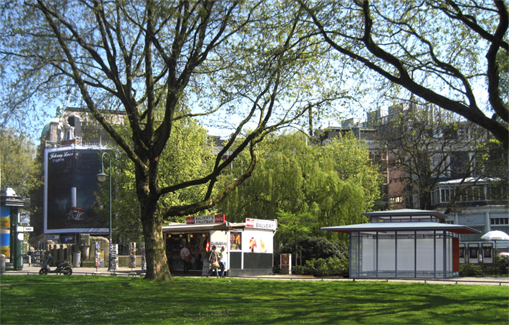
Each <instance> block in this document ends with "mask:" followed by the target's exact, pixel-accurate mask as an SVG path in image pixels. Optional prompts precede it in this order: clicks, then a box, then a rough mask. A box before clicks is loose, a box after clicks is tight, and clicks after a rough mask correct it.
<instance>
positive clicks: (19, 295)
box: [0, 275, 509, 324]
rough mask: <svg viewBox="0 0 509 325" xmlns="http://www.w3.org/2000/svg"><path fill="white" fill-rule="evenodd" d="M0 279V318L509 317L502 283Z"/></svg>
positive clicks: (419, 320) (260, 320) (295, 320)
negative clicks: (494, 284) (497, 284)
mask: <svg viewBox="0 0 509 325" xmlns="http://www.w3.org/2000/svg"><path fill="white" fill-rule="evenodd" d="M1 282H2V283H1V286H0V289H1V297H0V298H1V320H0V323H1V324H182V323H191V324H281V323H291V324H300V323H303V324H313V323H322V324H323V323H325V324H331V323H341V324H357V323H359V324H365V323H368V324H384V323H385V324H387V323H388V324H507V323H508V322H509V316H508V315H509V304H508V298H509V287H507V286H502V287H499V286H479V285H472V286H468V285H444V284H423V283H391V282H389V283H387V282H350V281H349V282H346V281H344V282H343V281H281V280H279V281H270V280H256V279H240V278H232V279H228V278H226V279H216V278H210V279H208V278H176V279H175V280H174V281H173V282H160V281H147V280H144V279H142V278H129V277H93V276H35V275H31V276H22V275H10V276H9V275H7V276H2V278H1Z"/></svg>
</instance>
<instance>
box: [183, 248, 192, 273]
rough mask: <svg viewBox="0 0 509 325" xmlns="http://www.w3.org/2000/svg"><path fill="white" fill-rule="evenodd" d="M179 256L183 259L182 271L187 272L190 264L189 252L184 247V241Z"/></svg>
mask: <svg viewBox="0 0 509 325" xmlns="http://www.w3.org/2000/svg"><path fill="white" fill-rule="evenodd" d="M180 257H181V258H182V260H183V261H184V273H189V265H190V264H191V258H192V256H191V252H190V251H189V249H188V248H187V247H186V243H185V242H184V245H183V247H182V249H181V250H180Z"/></svg>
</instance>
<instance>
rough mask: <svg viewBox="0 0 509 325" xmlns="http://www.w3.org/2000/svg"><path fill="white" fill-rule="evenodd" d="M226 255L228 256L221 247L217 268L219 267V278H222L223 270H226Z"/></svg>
mask: <svg viewBox="0 0 509 325" xmlns="http://www.w3.org/2000/svg"><path fill="white" fill-rule="evenodd" d="M226 254H228V253H227V252H226V250H225V248H224V246H221V251H220V255H219V266H220V267H221V277H222V278H224V270H225V269H226Z"/></svg>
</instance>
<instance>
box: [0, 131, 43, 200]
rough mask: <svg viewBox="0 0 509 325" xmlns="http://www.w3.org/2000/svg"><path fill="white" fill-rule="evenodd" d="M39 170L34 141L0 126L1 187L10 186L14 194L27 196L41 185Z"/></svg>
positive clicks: (39, 165)
mask: <svg viewBox="0 0 509 325" xmlns="http://www.w3.org/2000/svg"><path fill="white" fill-rule="evenodd" d="M40 170H41V164H40V163H39V162H38V161H37V160H36V148H35V145H34V143H33V142H32V141H31V140H30V139H29V138H28V137H27V136H26V135H23V134H19V133H18V132H16V131H15V130H13V129H9V128H8V129H5V128H0V185H1V187H11V188H13V189H14V191H15V192H16V195H19V196H21V197H27V196H28V194H29V192H30V191H31V190H33V189H35V188H37V187H38V186H40V185H42V177H41V176H42V175H40Z"/></svg>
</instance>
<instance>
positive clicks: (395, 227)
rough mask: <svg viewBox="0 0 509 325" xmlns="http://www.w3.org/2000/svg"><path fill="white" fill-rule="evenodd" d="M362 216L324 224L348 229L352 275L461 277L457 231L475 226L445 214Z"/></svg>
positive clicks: (401, 212) (405, 211) (409, 212)
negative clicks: (448, 219)
mask: <svg viewBox="0 0 509 325" xmlns="http://www.w3.org/2000/svg"><path fill="white" fill-rule="evenodd" d="M363 215H365V216H367V217H369V218H370V221H371V223H366V224H358V225H349V226H338V227H323V228H322V230H325V231H335V232H343V233H349V234H350V277H351V278H384V279H385V278H451V277H456V276H459V234H477V233H479V232H478V231H477V230H475V229H472V228H469V227H466V226H463V225H451V224H445V223H443V221H444V220H445V218H446V215H444V214H442V213H440V212H437V211H426V210H412V209H402V210H391V211H379V212H368V213H363Z"/></svg>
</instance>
